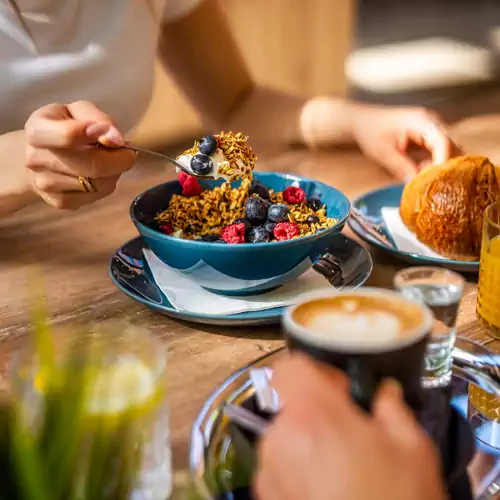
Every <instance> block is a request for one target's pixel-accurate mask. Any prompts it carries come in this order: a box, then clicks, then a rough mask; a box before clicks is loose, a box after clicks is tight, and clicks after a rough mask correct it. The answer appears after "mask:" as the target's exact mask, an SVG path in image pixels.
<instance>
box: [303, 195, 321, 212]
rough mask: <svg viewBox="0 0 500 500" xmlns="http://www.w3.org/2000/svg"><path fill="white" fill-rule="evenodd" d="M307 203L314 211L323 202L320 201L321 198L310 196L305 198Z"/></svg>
mask: <svg viewBox="0 0 500 500" xmlns="http://www.w3.org/2000/svg"><path fill="white" fill-rule="evenodd" d="M307 205H308V206H309V207H310V208H312V209H313V210H314V211H315V212H316V211H317V210H319V209H320V208H321V207H322V206H323V203H321V200H320V199H319V198H318V197H317V196H311V197H310V198H309V199H308V200H307Z"/></svg>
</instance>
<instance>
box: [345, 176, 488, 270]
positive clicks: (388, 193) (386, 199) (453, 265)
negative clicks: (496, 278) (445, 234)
mask: <svg viewBox="0 0 500 500" xmlns="http://www.w3.org/2000/svg"><path fill="white" fill-rule="evenodd" d="M403 188H404V185H402V184H401V185H396V186H389V187H385V188H381V189H376V190H374V191H370V192H368V193H365V194H364V195H362V196H360V197H359V198H357V199H356V200H354V201H353V202H352V207H353V209H355V210H358V211H359V212H361V213H362V214H363V215H364V216H365V217H366V218H367V220H369V221H370V222H372V223H374V224H377V225H378V226H379V227H380V230H381V231H382V232H383V233H384V235H385V236H387V237H388V238H389V239H391V238H390V234H389V232H388V231H387V229H386V228H385V223H384V218H383V217H382V208H384V207H399V204H400V202H401V196H402V194H403ZM349 227H350V228H351V229H352V230H353V231H354V232H355V233H356V234H357V235H358V236H359V237H360V238H361V239H362V240H364V241H366V242H367V243H369V244H370V245H373V246H375V247H378V248H380V249H382V250H384V251H386V252H389V253H391V254H393V255H394V256H395V257H397V258H399V259H401V260H403V261H405V262H408V263H411V264H418V265H421V266H422V265H427V266H441V267H446V268H448V269H453V270H455V271H458V272H467V273H468V272H471V273H477V272H479V261H473V262H470V261H469V262H467V261H461V260H453V259H436V258H434V257H427V256H424V255H418V254H415V253H408V252H403V251H401V250H398V249H397V248H391V247H389V246H387V245H384V244H383V243H382V242H380V241H379V240H377V239H376V238H374V237H373V236H372V235H371V234H370V233H368V232H367V231H365V230H364V228H363V227H362V226H361V225H360V224H359V223H358V222H357V221H356V220H355V219H354V218H351V219H349Z"/></svg>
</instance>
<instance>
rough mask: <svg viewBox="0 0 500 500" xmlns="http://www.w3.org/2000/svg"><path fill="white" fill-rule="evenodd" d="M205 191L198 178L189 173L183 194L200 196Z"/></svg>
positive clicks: (183, 187)
mask: <svg viewBox="0 0 500 500" xmlns="http://www.w3.org/2000/svg"><path fill="white" fill-rule="evenodd" d="M202 191H203V188H202V187H201V185H200V183H199V182H198V179H197V178H196V177H193V176H191V175H187V176H186V179H185V180H184V185H183V186H182V194H183V195H184V196H198V195H199V194H200V193H201V192H202Z"/></svg>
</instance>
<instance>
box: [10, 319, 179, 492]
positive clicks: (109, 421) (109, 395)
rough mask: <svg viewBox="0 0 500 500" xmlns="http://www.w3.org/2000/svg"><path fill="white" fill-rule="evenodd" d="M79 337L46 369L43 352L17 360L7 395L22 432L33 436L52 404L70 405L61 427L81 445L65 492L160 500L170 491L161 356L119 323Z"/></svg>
mask: <svg viewBox="0 0 500 500" xmlns="http://www.w3.org/2000/svg"><path fill="white" fill-rule="evenodd" d="M85 333H86V335H85V334H83V333H82V332H77V331H75V332H74V333H73V332H68V333H67V335H66V336H65V339H64V340H65V342H60V343H58V344H57V348H56V349H54V350H51V356H50V359H51V360H52V359H53V362H52V361H51V362H50V363H47V362H46V361H44V359H45V360H47V359H48V358H47V355H46V352H47V350H46V349H45V350H44V351H41V350H40V349H34V348H33V347H32V346H29V348H27V349H25V350H23V351H22V352H20V353H18V355H17V357H16V359H15V361H14V363H13V366H12V376H13V388H14V394H16V395H17V396H18V398H19V400H20V401H21V402H22V409H23V411H24V412H25V413H26V415H27V416H28V419H27V422H28V424H29V426H30V427H29V428H30V429H32V430H33V431H34V432H35V435H36V432H37V431H38V428H39V424H40V423H41V421H42V419H40V417H41V416H43V415H45V411H44V410H46V409H47V408H48V406H47V405H48V404H51V403H52V401H53V400H54V399H55V398H56V396H57V397H59V398H63V399H64V400H67V401H69V400H71V398H75V401H76V403H74V404H73V405H72V404H69V405H68V408H69V410H71V413H70V412H69V410H68V411H67V412H66V413H67V414H68V415H69V417H68V418H65V419H64V425H65V426H67V427H68V428H71V429H73V431H72V433H73V434H75V435H76V436H81V435H83V436H84V439H82V443H83V445H82V449H81V450H79V453H78V465H79V468H80V469H81V470H82V475H81V477H77V478H75V481H74V483H71V484H72V486H71V487H72V488H74V489H75V490H79V488H80V489H81V486H79V484H80V483H81V484H87V483H88V484H90V483H91V484H92V487H93V488H94V490H96V491H97V490H99V491H114V490H113V488H115V489H118V488H117V486H116V485H126V487H125V486H123V487H122V489H121V490H120V491H121V494H120V495H118V496H113V495H111V496H113V498H115V499H116V500H120V499H121V498H122V495H123V497H124V496H126V498H127V499H128V500H165V499H166V498H168V497H169V496H170V494H171V491H172V469H171V448H170V436H169V418H168V417H169V414H168V408H167V398H166V377H165V370H166V353H165V349H164V347H163V346H162V345H161V343H160V342H159V341H158V340H157V339H156V338H154V337H153V336H152V335H151V333H150V332H149V331H147V330H144V329H142V328H137V327H134V326H131V325H128V324H126V323H122V322H120V321H116V322H115V321H108V322H104V323H101V324H99V325H96V326H94V327H93V328H92V329H91V330H90V331H89V332H85ZM89 334H90V335H89ZM66 344H67V345H66ZM54 347H55V345H54ZM42 355H44V356H42ZM72 379H74V380H75V383H74V385H71V380H72ZM59 380H61V381H62V382H59ZM80 380H81V382H79V381H80ZM77 383H78V384H80V385H77ZM74 387H76V389H75V388H74ZM75 394H76V395H81V398H82V399H81V400H78V398H76V396H75ZM50 408H52V406H50ZM70 417H71V418H70ZM73 434H70V435H73ZM118 458H119V460H118ZM68 470H69V469H68ZM91 480H92V481H91ZM127 490H129V491H130V495H129V494H128V493H126V491H127Z"/></svg>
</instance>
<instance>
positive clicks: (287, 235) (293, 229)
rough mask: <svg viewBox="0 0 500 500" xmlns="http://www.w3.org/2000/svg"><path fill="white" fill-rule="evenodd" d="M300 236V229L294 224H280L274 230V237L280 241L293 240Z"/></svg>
mask: <svg viewBox="0 0 500 500" xmlns="http://www.w3.org/2000/svg"><path fill="white" fill-rule="evenodd" d="M299 234H300V229H299V226H297V224H295V223H294V222H280V223H279V224H276V227H275V228H274V237H275V238H276V239H277V240H278V241H285V240H291V239H292V238H294V237H295V236H298V235H299Z"/></svg>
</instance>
